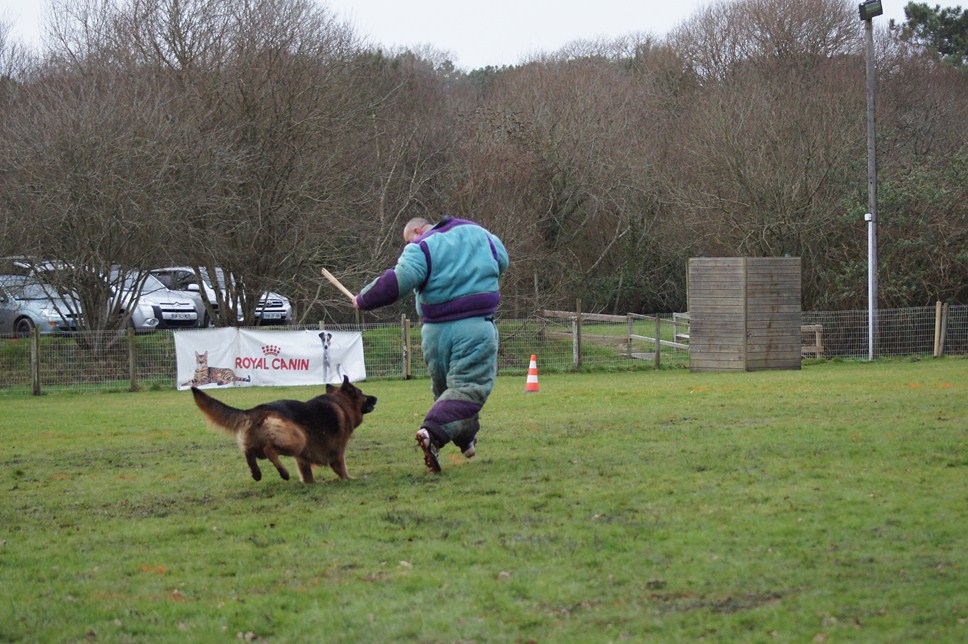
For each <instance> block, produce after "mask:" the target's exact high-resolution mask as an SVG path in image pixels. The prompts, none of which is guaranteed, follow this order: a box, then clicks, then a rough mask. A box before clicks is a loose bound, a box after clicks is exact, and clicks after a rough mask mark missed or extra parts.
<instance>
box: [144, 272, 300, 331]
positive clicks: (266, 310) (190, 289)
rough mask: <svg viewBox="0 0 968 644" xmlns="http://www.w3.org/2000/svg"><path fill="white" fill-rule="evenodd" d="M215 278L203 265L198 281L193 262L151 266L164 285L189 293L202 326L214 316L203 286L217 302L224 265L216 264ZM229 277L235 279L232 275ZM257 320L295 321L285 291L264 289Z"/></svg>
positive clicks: (239, 314)
mask: <svg viewBox="0 0 968 644" xmlns="http://www.w3.org/2000/svg"><path fill="white" fill-rule="evenodd" d="M215 270H216V274H215V280H212V278H211V277H210V276H209V274H208V271H207V270H206V269H204V268H201V269H199V272H200V273H201V275H202V284H201V285H199V283H198V279H197V278H196V277H195V271H194V270H193V269H192V268H191V267H190V266H169V267H167V268H156V269H152V270H151V274H152V275H154V276H155V277H157V278H158V279H159V280H160V281H161V282H162V283H163V284H164V285H165V286H167V287H168V288H169V289H171V290H173V291H177V292H179V293H181V294H182V295H184V296H186V297H189V298H191V299H192V301H193V302H194V303H195V310H196V311H197V312H198V316H199V318H198V319H199V320H201V321H202V324H200V325H199V326H206V327H207V326H210V325H211V320H209V318H208V314H207V311H206V310H205V304H204V302H203V301H202V293H201V291H202V289H205V296H206V297H207V298H208V301H209V302H210V303H212V305H213V306H215V301H216V297H215V284H216V283H217V284H218V288H219V289H221V290H222V292H223V293H224V292H225V273H224V272H223V271H222V269H221V268H216V269H215ZM229 279H232V278H231V277H229ZM236 319H237V320H238V321H239V322H241V321H242V312H241V311H236ZM255 319H256V324H258V325H261V326H266V325H270V324H292V304H291V303H290V302H289V299H288V298H287V297H285V296H284V295H280V294H278V293H273V292H271V291H269V292H266V293H263V294H262V296H261V297H260V298H259V303H258V305H257V306H256V309H255Z"/></svg>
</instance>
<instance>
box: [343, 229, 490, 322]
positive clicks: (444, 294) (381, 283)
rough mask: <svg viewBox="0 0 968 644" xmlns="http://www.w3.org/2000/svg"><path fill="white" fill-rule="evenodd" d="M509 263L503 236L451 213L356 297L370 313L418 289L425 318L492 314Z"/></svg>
mask: <svg viewBox="0 0 968 644" xmlns="http://www.w3.org/2000/svg"><path fill="white" fill-rule="evenodd" d="M507 267H508V252H507V250H506V249H505V248H504V244H502V243H501V240H500V239H498V237H497V236H496V235H494V234H492V233H490V232H489V231H487V230H485V229H484V228H483V227H482V226H480V225H479V224H476V223H474V222H473V221H468V220H466V219H455V218H453V217H445V218H444V219H443V220H442V221H441V222H440V223H438V224H437V225H436V226H434V227H433V228H431V229H430V230H428V231H427V232H426V233H424V234H423V235H421V236H420V237H418V238H417V239H415V240H414V241H412V242H410V243H409V244H407V245H406V247H405V248H404V249H403V253H402V254H401V255H400V257H399V259H397V265H396V266H395V267H393V268H392V269H390V270H387V271H386V272H384V273H383V275H381V276H380V277H378V278H376V279H375V280H373V281H372V282H370V283H369V284H367V285H366V286H365V287H364V288H363V290H362V291H360V294H359V295H357V296H356V303H357V305H358V306H359V307H360V309H362V310H364V311H369V310H372V309H376V308H380V307H381V306H386V305H388V304H392V303H394V302H396V301H397V300H398V299H400V297H401V294H405V293H408V292H410V291H414V292H415V293H416V296H417V313H418V314H420V316H421V317H422V318H423V321H424V322H429V323H434V322H451V321H453V320H463V319H466V318H471V317H488V316H491V315H494V312H495V311H497V305H498V302H499V301H500V293H499V289H498V278H499V277H500V276H501V274H502V273H503V272H504V271H505V269H507Z"/></svg>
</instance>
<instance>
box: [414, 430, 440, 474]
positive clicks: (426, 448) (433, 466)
mask: <svg viewBox="0 0 968 644" xmlns="http://www.w3.org/2000/svg"><path fill="white" fill-rule="evenodd" d="M417 445H419V446H420V448H421V449H422V450H423V453H424V464H425V465H426V466H427V469H428V470H430V471H431V472H433V473H434V474H440V461H438V460H437V446H436V445H434V442H433V441H432V440H430V432H428V431H427V430H426V429H424V428H423V427H421V428H420V430H419V431H418V432H417Z"/></svg>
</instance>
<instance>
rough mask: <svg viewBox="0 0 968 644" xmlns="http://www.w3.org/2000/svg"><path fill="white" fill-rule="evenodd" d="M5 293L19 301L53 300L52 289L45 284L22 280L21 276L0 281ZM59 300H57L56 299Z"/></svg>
mask: <svg viewBox="0 0 968 644" xmlns="http://www.w3.org/2000/svg"><path fill="white" fill-rule="evenodd" d="M0 284H2V285H3V286H4V287H5V288H6V289H7V291H8V292H9V293H10V295H12V296H13V297H15V298H17V299H19V300H50V299H53V298H52V296H53V294H54V289H53V288H52V287H51V286H48V285H46V284H41V283H40V282H37V281H34V280H32V279H24V277H23V276H19V275H17V276H10V277H6V278H5V279H0ZM58 299H59V298H58Z"/></svg>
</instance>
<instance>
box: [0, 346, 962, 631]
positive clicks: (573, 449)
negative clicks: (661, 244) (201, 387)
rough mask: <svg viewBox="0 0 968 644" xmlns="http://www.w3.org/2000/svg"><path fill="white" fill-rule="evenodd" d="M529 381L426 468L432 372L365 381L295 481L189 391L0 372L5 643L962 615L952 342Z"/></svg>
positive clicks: (795, 627) (503, 386) (0, 577)
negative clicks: (332, 447) (129, 388)
mask: <svg viewBox="0 0 968 644" xmlns="http://www.w3.org/2000/svg"><path fill="white" fill-rule="evenodd" d="M524 385H525V378H524V376H519V375H514V376H506V377H501V378H500V379H499V381H498V386H497V388H496V389H495V392H494V394H493V395H492V397H491V400H490V401H489V403H488V405H487V407H486V408H485V413H484V415H483V423H482V424H483V429H482V430H481V434H480V443H479V449H478V456H477V457H476V458H474V459H473V460H471V461H465V460H464V459H463V457H461V456H460V455H459V454H458V453H457V452H456V450H455V449H454V448H453V447H452V446H449V447H447V448H445V450H444V451H443V452H442V454H441V461H442V465H443V468H444V472H443V474H442V475H440V476H434V475H431V474H429V473H427V472H426V471H425V469H424V466H423V461H422V458H421V455H420V453H419V451H418V450H417V449H416V448H415V447H414V442H413V434H414V432H415V430H416V429H417V427H418V424H419V422H420V419H421V418H422V416H423V414H424V412H425V411H426V408H427V406H428V405H429V402H430V391H429V389H430V386H429V381H427V380H415V381H378V382H371V383H363V384H362V388H363V389H364V390H365V391H366V392H367V393H371V394H374V395H376V396H378V397H379V399H380V400H379V403H378V405H377V409H376V411H375V412H374V413H373V414H371V415H369V416H368V417H367V419H366V421H365V422H364V424H363V425H362V427H361V428H360V429H359V430H358V432H357V434H356V436H355V437H354V439H353V441H352V442H351V444H350V451H349V454H348V458H347V461H348V466H349V470H350V474H351V475H353V476H355V477H356V479H355V480H353V481H338V480H336V479H335V477H334V476H332V475H331V474H330V473H328V472H323V471H319V472H318V473H317V477H318V479H320V481H322V482H318V483H316V484H314V485H309V486H306V485H302V484H300V483H298V482H297V481H296V480H293V481H288V482H287V481H283V480H281V479H280V478H278V476H277V475H276V472H275V470H274V469H273V468H272V467H271V466H268V465H267V466H265V467H263V472H264V479H263V480H262V481H261V482H258V483H257V482H255V481H253V480H252V479H251V478H250V476H249V472H248V468H247V467H246V465H245V462H244V459H243V458H242V455H241V454H240V453H239V451H238V449H237V448H236V447H235V445H234V443H233V442H232V440H231V439H230V438H228V437H226V436H224V435H222V434H220V433H218V432H216V431H214V430H211V429H209V428H208V427H207V426H206V425H205V424H204V423H203V421H202V418H201V415H200V414H199V413H198V411H197V409H195V407H194V406H193V404H192V401H191V395H190V394H189V393H187V392H173V391H152V392H142V393H134V394H132V393H115V394H90V395H75V394H59V395H50V396H43V397H39V398H31V397H26V396H22V397H21V396H8V397H5V398H4V399H3V400H2V403H0V404H2V408H3V411H4V422H3V424H2V426H0V441H2V444H3V445H4V446H5V449H4V450H3V452H2V454H0V488H2V496H0V499H2V500H0V586H2V588H3V593H2V598H0V641H100V642H126V641H146V640H150V641H179V642H181V641H199V642H203V641H204V642H209V641H236V640H237V638H242V639H254V638H257V639H258V640H260V641H277V642H320V641H326V642H360V641H366V642H381V641H402V640H407V641H422V642H453V641H477V642H494V641H508V642H527V641H535V642H558V641H569V642H606V641H621V640H631V641H655V642H670V641H694V640H698V639H706V640H712V641H744V642H773V641H786V642H815V641H816V642H822V641H830V642H837V641H841V642H842V641H857V642H871V641H876V642H910V641H925V640H930V641H939V642H961V641H965V640H968V360H966V359H951V358H947V359H940V360H923V361H919V362H909V361H879V362H876V363H873V364H869V363H863V362H854V363H816V364H808V365H807V366H805V368H804V369H802V370H800V371H780V372H755V373H690V372H688V371H685V370H662V371H643V372H634V373H596V374H542V375H541V376H540V388H541V391H540V392H538V393H531V394H525V393H523V391H524ZM315 393H316V392H315V391H313V390H312V389H310V388H289V389H256V388H250V389H235V390H230V391H221V392H215V395H216V397H219V398H221V399H223V400H225V401H226V402H229V403H230V404H234V405H236V406H240V407H247V406H252V405H255V404H257V403H259V402H263V401H266V400H270V399H274V398H280V397H287V398H307V397H309V396H311V395H314V394H315ZM290 462H291V461H290ZM293 469H294V468H293Z"/></svg>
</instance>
